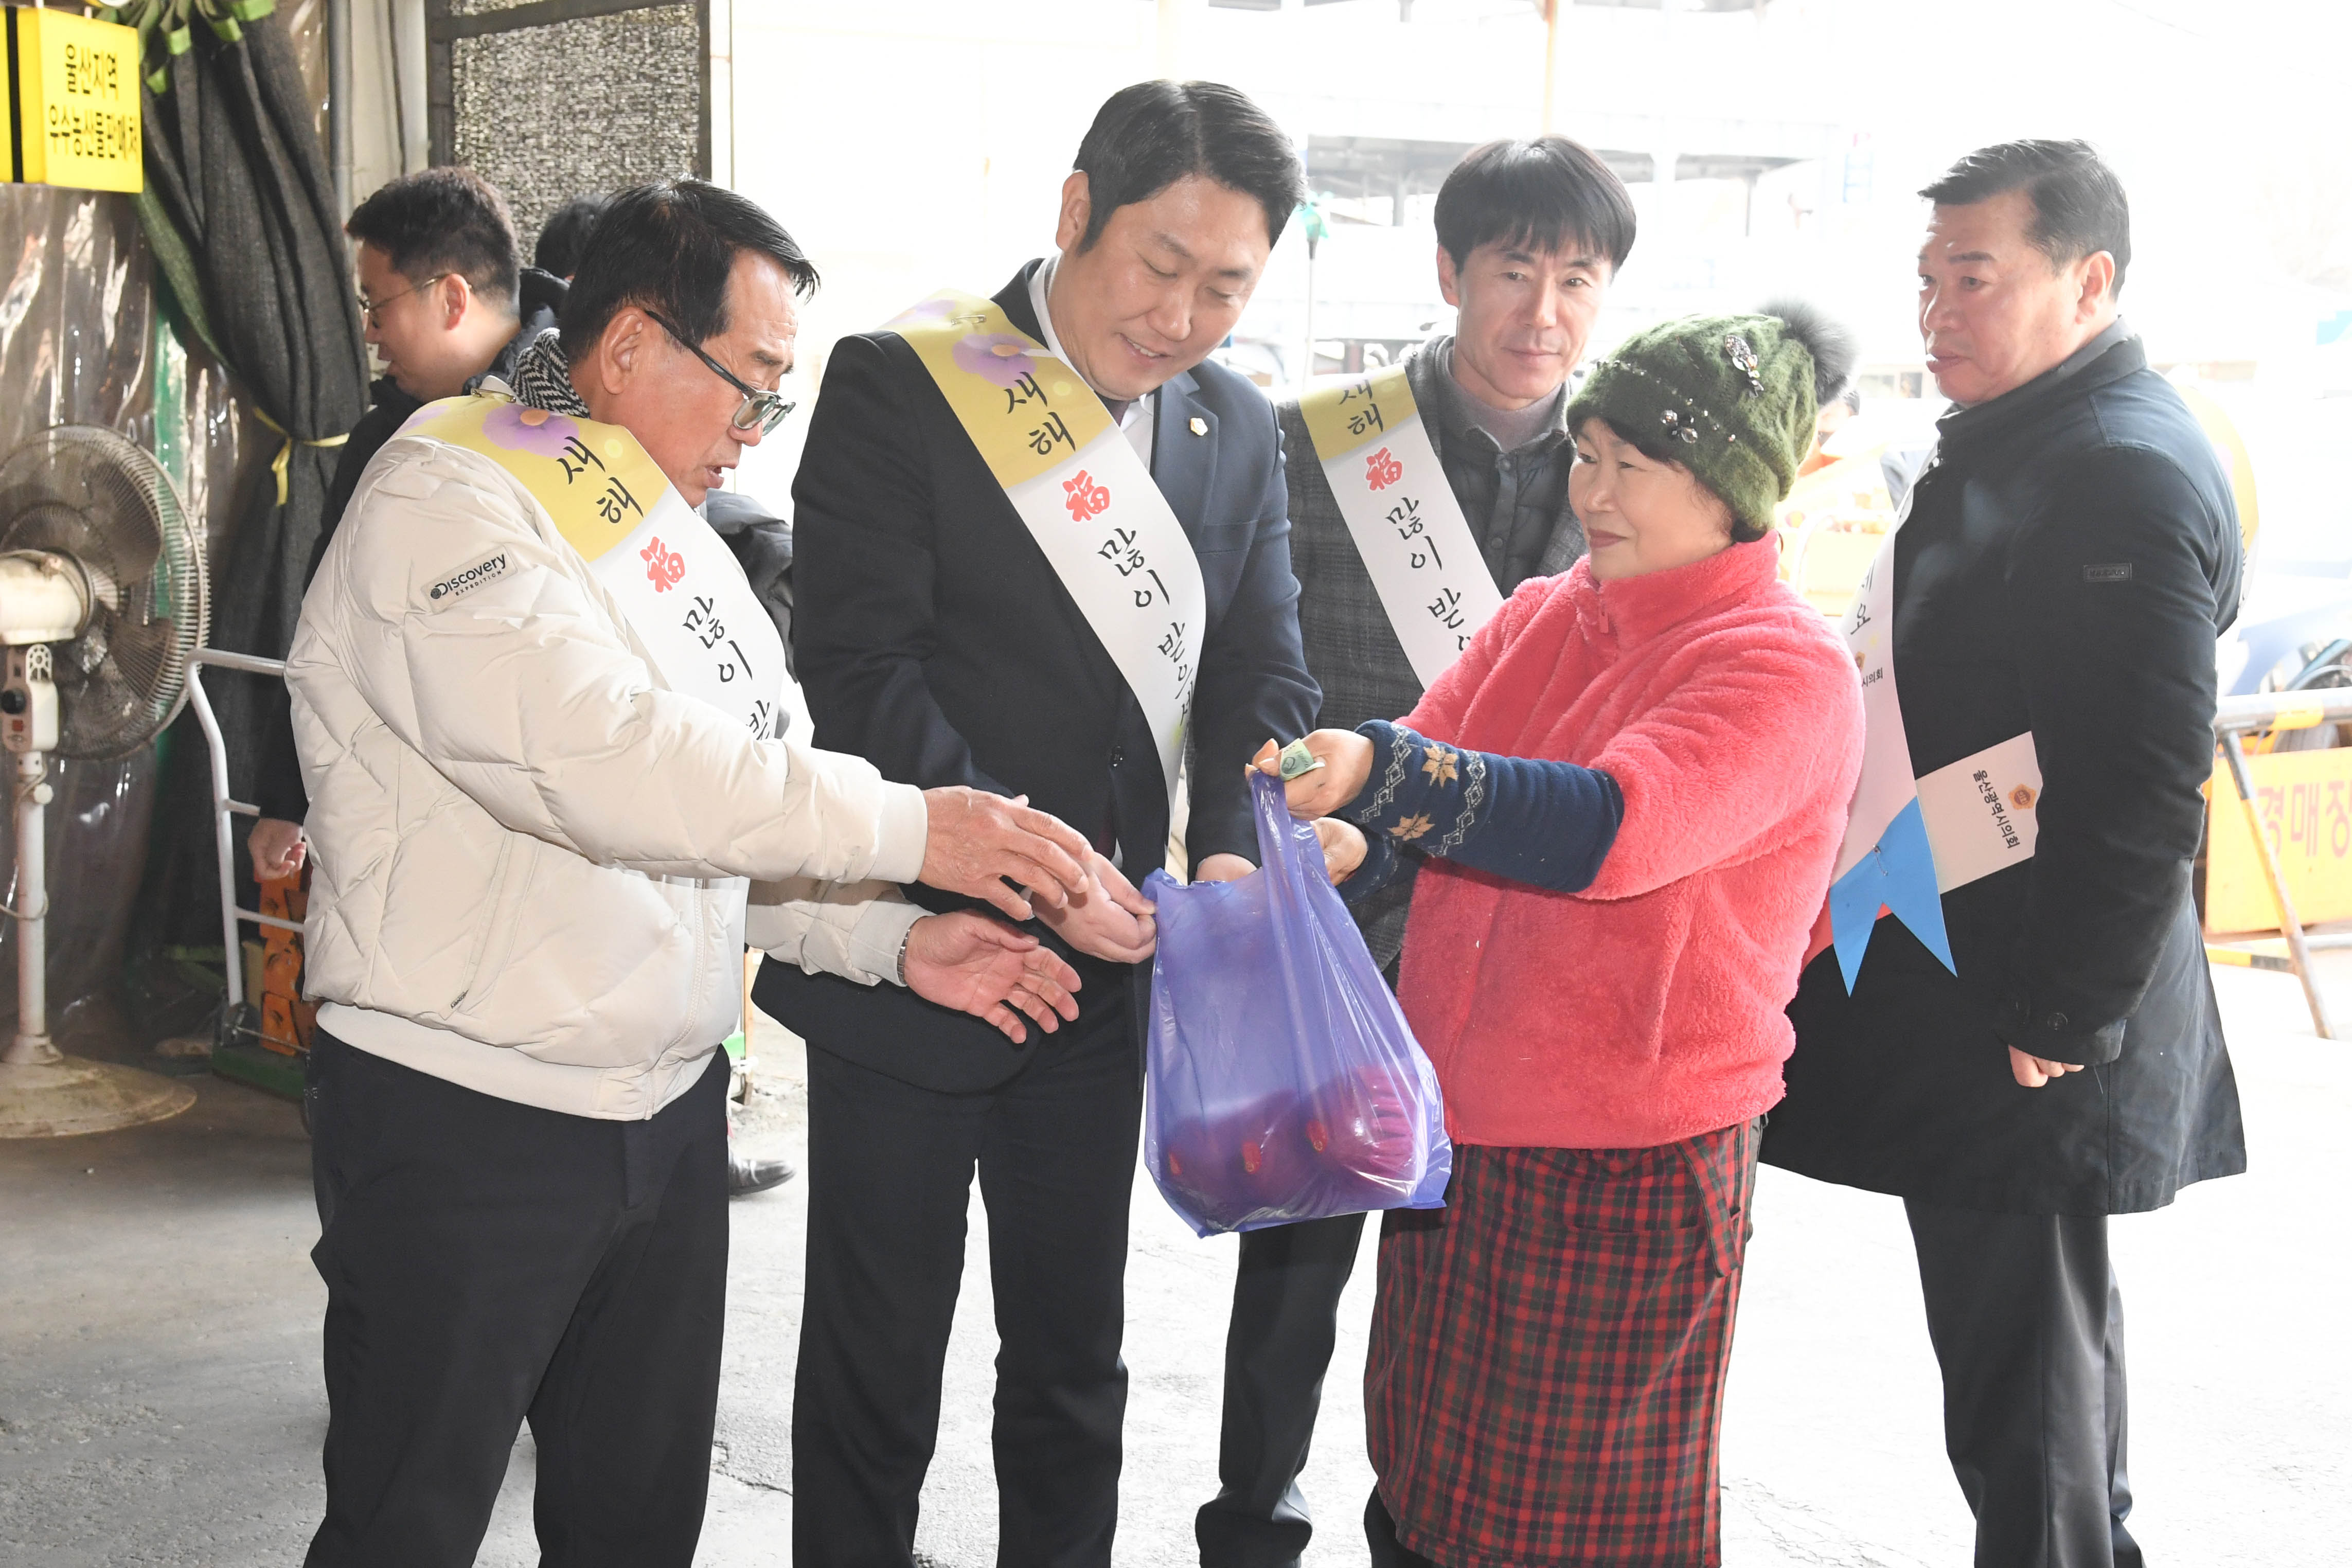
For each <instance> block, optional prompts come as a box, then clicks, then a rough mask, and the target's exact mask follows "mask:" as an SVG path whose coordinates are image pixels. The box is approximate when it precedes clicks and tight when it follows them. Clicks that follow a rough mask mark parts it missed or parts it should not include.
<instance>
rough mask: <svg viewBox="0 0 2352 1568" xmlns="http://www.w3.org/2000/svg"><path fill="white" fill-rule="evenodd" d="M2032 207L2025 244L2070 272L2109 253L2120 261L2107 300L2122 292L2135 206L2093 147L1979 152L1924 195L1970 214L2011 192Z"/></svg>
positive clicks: (2050, 145)
mask: <svg viewBox="0 0 2352 1568" xmlns="http://www.w3.org/2000/svg"><path fill="white" fill-rule="evenodd" d="M2017 190H2021V191H2023V192H2024V193H2025V194H2026V195H2027V196H2028V198H2030V199H2031V200H2032V203H2033V226H2032V227H2031V228H2029V229H2028V230H2027V231H2026V238H2028V239H2030V240H2032V242H2033V247H2034V248H2035V249H2037V250H2039V251H2041V252H2042V255H2044V256H2046V257H2048V258H2050V265H2051V266H2053V267H2064V266H2066V265H2068V264H2069V263H2071V262H2075V261H2080V260H2082V259H2083V258H2084V257H2086V256H2092V255H2095V254H2097V253H2098V252H2099V251H2102V250H2104V251H2105V252H2106V253H2107V254H2108V255H2109V256H2112V257H2114V258H2116V277H2115V281H2114V282H2113V283H2112V284H2110V285H2109V286H2108V288H2107V293H2108V295H2109V297H2111V298H2112V297H2114V296H2116V295H2118V294H2121V293H2122V292H2123V290H2124V269H2125V268H2128V267H2129V266H2130V265H2131V203H2130V201H2129V200H2128V199H2126V196H2125V195H2124V183H2123V182H2122V181H2121V180H2119V179H2117V178H2116V172H2115V171H2114V170H2113V169H2111V168H2109V167H2107V163H2106V160H2105V159H2104V158H2102V157H2100V156H2099V152H2098V149H2097V148H2095V147H2094V146H2092V145H2091V144H2090V143H2089V142H2000V143H1998V144H1996V145H1994V146H1990V147H1979V148H1978V149H1977V150H1976V151H1975V152H1973V153H1969V154H1968V155H1967V156H1966V157H1964V158H1962V159H1961V160H1960V161H1959V162H1958V163H1955V164H1953V165H1952V166H1951V167H1950V168H1949V169H1948V170H1946V171H1945V172H1944V175H1943V177H1942V178H1941V179H1939V180H1937V182H1936V183H1935V184H1932V185H1929V186H1928V187H1927V189H1926V190H1923V191H1921V192H1920V193H1919V194H1920V195H1923V196H1925V197H1927V199H1928V200H1929V201H1931V202H1934V203H1936V204H1937V205H1938V206H1954V207H1964V206H1972V205H1975V204H1976V203H1978V202H1981V201H1990V200H1991V199H1992V198H1993V197H1994V196H1998V195H2006V194H2007V193H2009V192H2011V191H2017Z"/></svg>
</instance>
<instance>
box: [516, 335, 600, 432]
mask: <svg viewBox="0 0 2352 1568" xmlns="http://www.w3.org/2000/svg"><path fill="white" fill-rule="evenodd" d="M514 393H515V401H516V402H518V403H520V404H521V405H523V406H525V407H526V408H543V409H545V410H546V411H547V412H548V413H550V414H569V415H571V416H572V417H573V418H574V419H585V418H588V417H589V413H588V405H586V404H585V403H583V402H582V401H581V400H580V394H579V392H578V390H577V389H575V388H574V387H573V386H572V363H571V362H570V361H569V360H567V359H565V358H564V357H563V335H562V333H561V332H560V331H557V330H556V329H555V328H553V327H550V328H548V329H547V331H543V332H541V333H540V334H539V338H538V340H537V341H536V342H533V343H532V344H531V345H530V347H529V348H527V349H525V350H523V351H522V353H520V354H518V355H516V356H515V365H514Z"/></svg>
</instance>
